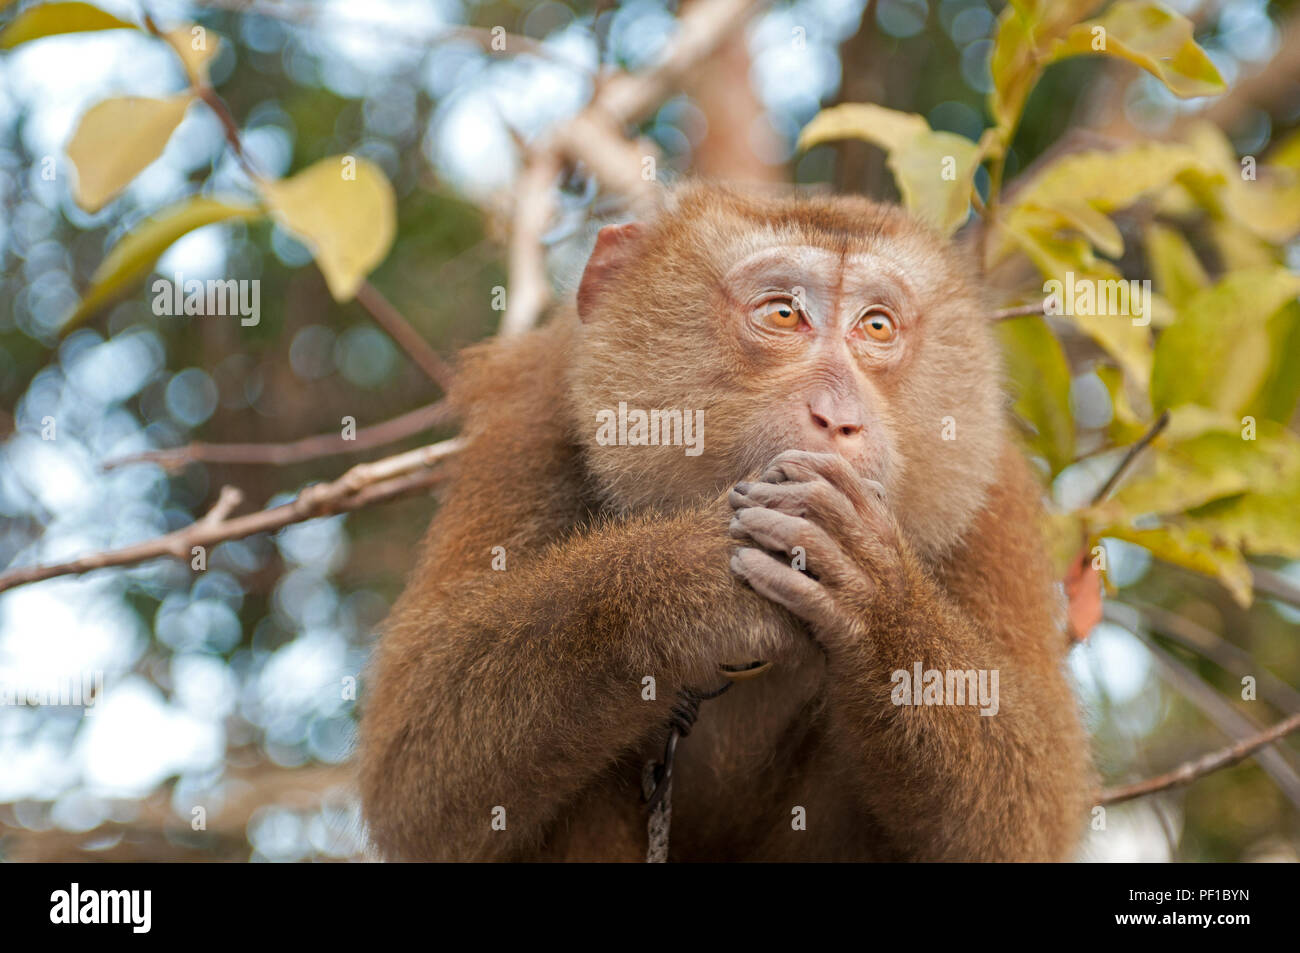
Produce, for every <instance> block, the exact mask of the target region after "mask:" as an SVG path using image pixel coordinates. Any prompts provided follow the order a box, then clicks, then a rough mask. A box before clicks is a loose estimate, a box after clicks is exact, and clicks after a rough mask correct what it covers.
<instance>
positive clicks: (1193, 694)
mask: <svg viewBox="0 0 1300 953" xmlns="http://www.w3.org/2000/svg"><path fill="white" fill-rule="evenodd" d="M1104 613H1105V616H1106V618H1107V619H1109V620H1110V621H1112V622H1114V623H1116V624H1118V625H1121V626H1123V627H1124V628H1126V629H1128V631H1129V632H1130V633H1131V634H1132V635H1133V637H1134V638H1136V639H1137V640H1138V641H1140V642H1141V643H1142V644H1143V645H1144V646H1146V648H1147V651H1148V652H1150V653H1151V659H1152V660H1153V661H1154V662H1155V664H1156V666H1157V668H1158V669H1159V673H1160V675H1161V677H1162V678H1164V679H1165V681H1167V682H1168V683H1169V684H1170V685H1172V686H1173V688H1174V689H1175V690H1176V691H1177V692H1178V693H1179V694H1180V695H1182V697H1183V698H1185V699H1186V700H1187V701H1188V702H1190V703H1191V704H1192V705H1193V706H1194V707H1195V708H1196V710H1197V711H1199V712H1200V713H1201V714H1202V715H1204V716H1205V717H1206V718H1207V719H1209V721H1210V722H1211V723H1213V724H1214V726H1215V727H1216V728H1218V729H1219V730H1220V731H1221V732H1223V734H1224V735H1226V736H1227V737H1228V738H1230V739H1235V740H1237V741H1240V740H1242V739H1246V738H1252V737H1254V736H1255V735H1256V734H1258V733H1259V731H1260V730H1261V728H1260V725H1259V724H1258V723H1257V722H1255V721H1254V720H1253V719H1250V718H1247V717H1246V716H1245V715H1243V714H1242V713H1241V712H1240V711H1238V710H1237V709H1236V708H1234V707H1233V706H1232V705H1231V704H1229V703H1228V702H1227V701H1226V700H1225V699H1224V698H1223V696H1222V695H1220V694H1219V693H1218V692H1217V691H1215V689H1214V688H1213V687H1211V686H1210V685H1209V684H1208V683H1207V682H1206V681H1205V680H1204V679H1202V678H1201V677H1200V675H1199V674H1198V673H1196V672H1195V671H1193V670H1192V669H1190V668H1189V667H1188V666H1187V665H1186V664H1185V663H1184V662H1183V661H1182V660H1181V659H1179V658H1177V657H1176V656H1174V655H1173V654H1171V653H1170V652H1169V651H1168V650H1167V649H1165V648H1163V647H1162V646H1160V645H1158V644H1157V643H1156V642H1155V641H1153V640H1152V638H1151V636H1150V635H1148V634H1147V633H1146V632H1145V631H1143V626H1142V619H1141V617H1140V616H1139V614H1138V613H1137V612H1136V611H1135V610H1134V609H1132V608H1131V607H1130V606H1126V605H1123V604H1122V603H1114V602H1110V603H1107V604H1106V606H1105V609H1104ZM1259 766H1260V768H1262V769H1263V771H1264V773H1265V774H1267V775H1268V776H1269V777H1270V778H1272V779H1273V782H1274V783H1275V784H1276V785H1277V786H1278V790H1279V791H1281V792H1282V794H1283V796H1285V797H1286V799H1287V800H1288V801H1290V802H1291V803H1292V804H1294V805H1296V806H1297V807H1300V770H1298V769H1297V767H1296V755H1295V753H1294V752H1292V751H1289V750H1287V749H1281V750H1268V751H1262V752H1260V754H1259Z"/></svg>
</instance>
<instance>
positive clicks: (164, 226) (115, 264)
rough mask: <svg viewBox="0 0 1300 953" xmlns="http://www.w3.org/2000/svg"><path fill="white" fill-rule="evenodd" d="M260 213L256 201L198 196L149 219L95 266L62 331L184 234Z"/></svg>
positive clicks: (121, 289)
mask: <svg viewBox="0 0 1300 953" xmlns="http://www.w3.org/2000/svg"><path fill="white" fill-rule="evenodd" d="M261 214H263V212H262V209H260V208H258V207H257V206H255V205H246V204H242V203H233V202H221V201H218V200H216V199H210V198H205V197H203V196H195V197H194V198H189V199H185V200H184V201H183V202H178V203H177V204H175V205H173V206H171V207H170V208H166V209H164V210H163V211H162V212H160V213H158V214H157V215H155V216H153V217H152V218H149V219H146V220H145V221H143V222H141V223H140V224H139V225H137V226H136V227H135V228H133V229H132V230H131V231H130V232H128V233H127V234H126V235H125V236H123V238H122V240H121V241H120V242H118V243H117V244H116V245H115V246H113V249H112V250H111V251H110V252H109V253H108V255H107V257H105V258H104V260H103V261H102V262H101V263H100V265H99V267H98V268H96V269H95V273H94V274H93V275H92V276H91V279H90V287H88V288H87V289H86V294H85V296H84V297H83V298H82V299H81V302H80V304H78V305H77V307H76V310H74V311H73V312H72V314H70V315H69V316H68V317H67V319H66V320H65V321H64V322H63V326H62V327H61V328H60V332H59V333H60V334H67V333H68V332H69V331H71V330H73V329H74V328H76V327H78V326H79V325H81V324H82V323H83V322H85V321H86V319H87V318H89V317H91V316H92V315H94V314H95V312H97V311H98V310H99V309H100V308H102V307H104V305H106V304H108V303H109V302H111V301H114V300H116V299H117V298H118V297H120V296H121V295H122V294H123V293H124V292H125V291H126V289H127V288H129V287H130V286H131V285H133V284H135V282H137V281H139V280H140V279H141V278H143V277H145V276H146V275H147V274H149V271H150V270H151V269H152V268H153V266H154V263H155V262H157V261H158V258H159V256H161V255H162V253H163V252H165V251H166V250H167V249H168V247H170V246H171V244H172V243H173V242H174V241H176V240H177V239H178V238H180V237H181V236H182V235H186V234H188V233H190V232H192V231H194V230H195V229H196V228H202V227H203V226H204V225H211V224H213V223H215V222H225V221H230V220H247V219H251V218H256V217H258V216H259V215H261Z"/></svg>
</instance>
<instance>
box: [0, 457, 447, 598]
mask: <svg viewBox="0 0 1300 953" xmlns="http://www.w3.org/2000/svg"><path fill="white" fill-rule="evenodd" d="M461 446H462V441H461V440H460V439H459V438H457V439H454V440H444V441H442V442H440V443H434V444H430V445H428V446H426V447H420V448H419V449H416V450H408V451H407V452H406V453H399V454H397V455H395V456H391V457H385V458H384V459H382V460H376V461H374V462H373V463H359V464H357V465H356V466H354V467H352V468H351V469H350V470H348V471H347V472H346V473H344V474H343V475H342V476H341V477H339V478H338V479H337V480H334V481H332V482H329V483H314V484H312V485H311V486H308V487H304V488H303V489H302V490H300V491H299V493H298V495H297V496H295V497H294V498H293V499H292V500H290V501H289V502H288V503H284V504H281V505H280V506H274V507H271V508H270V509H266V510H260V511H258V512H256V513H249V514H246V515H244V516H236V517H233V518H232V517H230V516H229V511H230V510H231V509H233V506H234V505H236V504H237V503H238V498H237V497H235V496H233V495H232V494H231V493H229V492H227V491H223V492H222V495H221V497H220V498H219V499H218V501H217V504H216V506H214V507H213V510H212V511H211V512H210V513H209V514H208V515H206V516H204V517H202V518H200V519H198V520H196V521H195V522H193V523H191V524H190V525H189V526H186V527H184V528H182V529H179V530H176V531H175V532H172V533H168V534H166V535H165V536H158V537H155V538H154V539H149V540H145V541H144V542H141V543H135V544H133V545H131V546H124V547H122V548H121V549H114V550H108V551H105V552H95V553H90V554H89V555H86V556H82V557H80V558H78V559H73V560H69V561H68V562H62V563H54V564H51V565H46V566H28V567H24V568H21V569H13V570H10V571H9V572H6V573H4V574H0V592H4V591H5V590H6V589H12V588H14V587H15V586H21V585H24V584H26V583H30V582H39V581H40V580H42V579H52V578H53V577H55V576H68V575H73V574H75V573H83V572H89V571H90V570H92V569H103V568H106V567H109V566H131V565H135V564H136V563H141V562H144V561H145V560H148V559H155V558H157V557H160V556H170V557H172V558H175V559H189V558H190V556H191V552H192V550H193V547H195V546H205V547H206V546H211V545H213V544H215V543H221V542H225V541H227V540H232V539H243V538H244V537H245V536H252V535H253V534H255V533H266V532H270V531H271V530H276V529H280V528H282V527H284V526H288V525H290V524H291V523H301V522H304V521H306V520H309V519H315V518H316V517H318V516H330V515H333V514H335V513H347V512H351V511H353V510H358V509H361V508H362V507H365V506H370V505H372V504H375V503H383V502H387V501H389V500H395V499H398V498H400V497H403V496H406V495H408V494H411V493H414V492H416V491H419V490H422V489H426V488H428V487H430V486H432V485H433V484H434V483H436V482H437V481H438V480H439V479H440V478H441V475H440V473H439V471H438V470H437V469H436V468H435V467H434V464H436V463H437V462H438V461H440V460H442V459H444V458H445V457H448V456H450V455H451V454H454V453H456V452H457V451H458V450H460V448H461ZM235 492H237V491H235Z"/></svg>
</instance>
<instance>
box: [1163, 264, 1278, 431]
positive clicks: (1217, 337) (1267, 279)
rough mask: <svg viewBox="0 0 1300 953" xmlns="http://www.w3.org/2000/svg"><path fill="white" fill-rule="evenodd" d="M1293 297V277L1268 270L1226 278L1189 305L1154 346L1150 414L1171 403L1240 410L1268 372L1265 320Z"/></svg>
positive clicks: (1259, 386) (1268, 344)
mask: <svg viewBox="0 0 1300 953" xmlns="http://www.w3.org/2000/svg"><path fill="white" fill-rule="evenodd" d="M1298 294H1300V275H1295V274H1292V273H1291V272H1289V271H1287V270H1286V269H1284V268H1271V269H1257V270H1248V271H1236V272H1232V273H1230V274H1228V275H1227V276H1226V277H1225V278H1224V279H1223V280H1222V281H1220V282H1219V283H1218V284H1216V285H1214V286H1213V287H1210V288H1207V289H1204V290H1203V291H1201V292H1199V293H1198V294H1196V295H1195V296H1193V297H1192V298H1191V299H1189V300H1188V301H1187V303H1186V305H1185V307H1183V308H1181V309H1180V311H1179V316H1178V320H1177V321H1175V322H1174V323H1173V324H1172V325H1171V326H1170V327H1168V328H1166V329H1165V330H1164V331H1163V333H1161V335H1160V340H1159V341H1158V342H1157V344H1156V351H1155V360H1154V365H1153V369H1152V375H1151V401H1152V404H1153V405H1154V407H1155V409H1156V411H1160V410H1163V409H1164V408H1166V407H1173V406H1176V405H1178V404H1200V405H1202V406H1204V407H1210V408H1213V409H1216V410H1223V411H1226V412H1228V413H1236V412H1238V411H1240V410H1241V409H1242V408H1244V407H1246V406H1247V405H1248V404H1249V403H1250V401H1251V399H1252V398H1254V397H1255V395H1256V394H1258V393H1259V391H1260V388H1261V387H1262V386H1263V385H1264V383H1265V381H1266V380H1267V379H1268V376H1269V371H1270V368H1271V367H1272V360H1271V357H1270V345H1271V338H1270V334H1269V327H1268V323H1267V322H1268V319H1269V317H1271V316H1272V315H1273V314H1274V313H1275V312H1276V311H1277V310H1278V309H1279V308H1281V307H1282V306H1283V305H1285V304H1286V303H1287V302H1288V301H1291V300H1292V299H1294V298H1295V297H1296V295H1298ZM1229 371H1230V372H1229Z"/></svg>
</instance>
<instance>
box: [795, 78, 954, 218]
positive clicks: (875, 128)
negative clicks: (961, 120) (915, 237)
mask: <svg viewBox="0 0 1300 953" xmlns="http://www.w3.org/2000/svg"><path fill="white" fill-rule="evenodd" d="M835 139H864V140H866V141H867V142H871V143H874V144H875V145H878V146H880V148H882V149H884V150H885V152H886V154H887V156H888V160H887V161H888V165H889V169H890V171H891V172H892V173H893V175H894V180H895V181H896V182H897V183H898V190H899V192H900V193H901V195H902V197H903V204H904V205H906V206H907V208H908V209H909V210H910V211H912V212H914V213H915V214H916V216H917V217H918V218H920V219H921V220H922V221H925V222H928V223H929V224H930V225H932V226H934V227H935V228H936V229H938V230H939V231H941V232H942V233H943V234H945V235H950V234H952V232H953V231H955V230H956V229H957V228H958V227H959V226H960V225H961V224H962V223H963V222H964V221H966V217H967V215H969V214H970V195H971V189H972V182H973V180H974V177H975V169H976V167H977V166H978V165H979V162H980V148H979V146H978V145H977V144H976V143H974V142H971V141H970V140H969V139H967V138H965V137H964V136H959V135H956V134H955V133H951V132H935V131H933V130H932V129H931V128H930V125H929V123H927V122H926V121H925V119H924V118H923V117H921V116H918V115H915V114H913V113H904V112H898V111H896V110H893V109H885V108H884V107H881V106H876V105H874V104H871V103H845V104H844V105H840V106H832V107H831V108H829V109H824V110H822V111H821V112H820V113H818V114H817V115H816V116H814V117H813V119H812V121H811V122H810V123H808V125H807V126H805V127H804V130H803V132H802V133H801V134H800V135H799V146H800V148H803V149H807V148H810V147H812V146H815V145H817V144H818V143H822V142H829V141H831V140H835Z"/></svg>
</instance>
